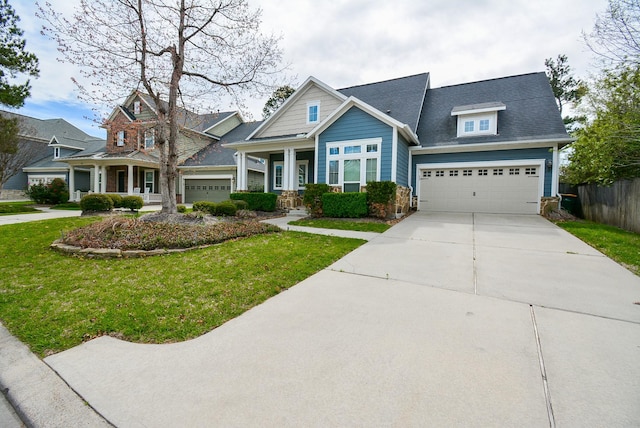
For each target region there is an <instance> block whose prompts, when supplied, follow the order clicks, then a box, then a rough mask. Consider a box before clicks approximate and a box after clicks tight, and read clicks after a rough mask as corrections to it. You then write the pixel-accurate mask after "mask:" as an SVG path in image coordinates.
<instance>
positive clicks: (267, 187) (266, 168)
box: [264, 157, 271, 193]
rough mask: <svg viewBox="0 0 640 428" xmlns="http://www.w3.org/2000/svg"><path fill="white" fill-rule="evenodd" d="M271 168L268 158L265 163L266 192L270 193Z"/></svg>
mask: <svg viewBox="0 0 640 428" xmlns="http://www.w3.org/2000/svg"><path fill="white" fill-rule="evenodd" d="M270 167H271V163H270V161H269V157H267V158H266V159H265V161H264V192H265V193H269V168H270Z"/></svg>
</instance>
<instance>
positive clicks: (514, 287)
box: [45, 213, 640, 427]
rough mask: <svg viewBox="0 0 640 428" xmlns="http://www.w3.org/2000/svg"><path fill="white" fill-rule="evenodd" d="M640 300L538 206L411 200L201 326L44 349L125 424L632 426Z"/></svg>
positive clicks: (638, 392)
mask: <svg viewBox="0 0 640 428" xmlns="http://www.w3.org/2000/svg"><path fill="white" fill-rule="evenodd" d="M638 301H640V278H638V277H637V276H635V275H633V274H631V273H630V272H628V271H627V270H625V269H624V268H622V267H620V266H619V265H617V264H616V263H614V262H612V261H611V260H609V259H607V258H606V257H604V256H603V255H601V254H600V253H598V252H597V251H594V250H593V249H591V248H590V247H588V246H587V245H585V244H583V243H582V242H581V241H579V240H577V239H576V238H573V237H572V236H571V235H569V234H567V233H566V232H564V231H562V230H561V229H559V228H557V227H556V226H554V225H553V224H551V223H549V222H547V221H546V220H544V219H542V218H540V217H537V216H499V215H484V214H482V215H480V214H475V215H473V214H431V215H428V214H422V213H417V214H414V215H412V216H410V217H409V218H407V219H405V220H404V221H402V222H401V223H399V224H397V225H396V226H394V227H393V228H391V229H390V230H389V231H387V232H386V233H384V234H382V235H381V236H379V237H377V238H375V239H373V240H371V241H370V242H368V243H367V244H365V245H363V246H362V247H360V248H359V249H357V250H355V251H354V252H352V253H350V254H349V255H347V256H346V257H344V258H343V259H341V260H340V261H338V262H337V263H335V264H334V265H332V266H330V267H329V268H328V269H325V270H323V271H321V272H319V273H317V274H316V275H314V276H312V277H310V278H308V279H307V280H305V281H303V282H302V283H300V284H298V285H296V286H295V287H293V288H291V289H290V290H288V291H285V292H283V293H281V294H280V295H278V296H276V297H274V298H272V299H270V300H269V301H267V302H265V303H264V304H262V305H260V306H258V307H255V308H254V309H252V310H250V311H248V312H247V313H245V314H244V315H242V316H240V317H238V318H236V319H234V320H231V321H229V322H228V323H226V324H225V325H223V326H221V327H219V328H217V329H215V330H213V331H212V332H210V333H208V334H206V335H204V336H202V337H200V338H198V339H195V340H191V341H188V342H183V343H177V344H171V345H138V344H130V343H126V342H122V341H119V340H116V339H113V338H110V337H102V338H99V339H96V340H93V341H90V342H88V343H85V344H83V345H81V346H79V347H76V348H74V349H70V350H68V351H65V352H62V353H60V354H56V355H53V356H50V357H48V358H46V359H45V362H46V363H47V364H49V365H50V366H51V367H52V368H53V369H54V370H56V371H57V372H58V373H59V374H60V375H61V376H62V378H63V379H64V380H65V381H66V382H67V383H68V384H69V385H70V386H71V387H73V388H74V389H75V390H76V391H77V392H78V393H79V394H80V395H81V396H82V397H83V398H84V399H85V400H86V401H87V402H88V403H89V404H90V405H91V406H92V407H94V408H95V409H96V410H97V411H98V412H99V413H100V414H101V415H103V416H104V417H105V418H106V419H107V420H109V421H110V422H111V423H113V424H115V425H116V426H118V427H137V426H140V427H142V426H243V427H244V426H278V427H280V426H323V427H324V426H402V427H404V426H478V427H480V426H482V427H485V426H516V425H517V426H531V427H540V426H550V425H556V424H557V425H558V426H580V427H584V426H638V425H640V406H638V403H639V402H640V306H639V305H636V304H634V302H638Z"/></svg>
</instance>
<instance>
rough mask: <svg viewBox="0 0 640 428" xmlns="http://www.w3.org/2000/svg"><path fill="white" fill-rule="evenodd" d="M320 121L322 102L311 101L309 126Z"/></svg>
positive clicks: (308, 116) (308, 118)
mask: <svg viewBox="0 0 640 428" xmlns="http://www.w3.org/2000/svg"><path fill="white" fill-rule="evenodd" d="M319 121H320V101H310V102H308V103H307V124H314V123H318V122H319Z"/></svg>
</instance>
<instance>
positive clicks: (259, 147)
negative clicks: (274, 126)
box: [222, 136, 315, 153]
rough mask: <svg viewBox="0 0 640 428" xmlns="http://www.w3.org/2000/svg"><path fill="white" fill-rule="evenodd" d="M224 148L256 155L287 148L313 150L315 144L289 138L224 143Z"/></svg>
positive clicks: (296, 138) (305, 140)
mask: <svg viewBox="0 0 640 428" xmlns="http://www.w3.org/2000/svg"><path fill="white" fill-rule="evenodd" d="M222 147H224V148H228V149H236V150H240V151H244V152H247V153H252V152H253V153H255V152H268V151H274V150H283V149H284V148H285V147H292V148H294V149H313V148H314V147H315V142H314V141H313V140H311V141H310V140H308V139H307V138H300V137H297V136H296V137H288V138H274V139H268V140H264V141H247V142H244V141H238V142H235V143H223V144H222Z"/></svg>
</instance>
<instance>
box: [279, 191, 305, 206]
mask: <svg viewBox="0 0 640 428" xmlns="http://www.w3.org/2000/svg"><path fill="white" fill-rule="evenodd" d="M276 205H277V207H278V208H279V209H281V210H287V209H292V208H298V207H301V206H302V197H301V196H300V195H299V194H298V191H297V190H283V191H282V193H280V195H279V196H278V199H277V201H276Z"/></svg>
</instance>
